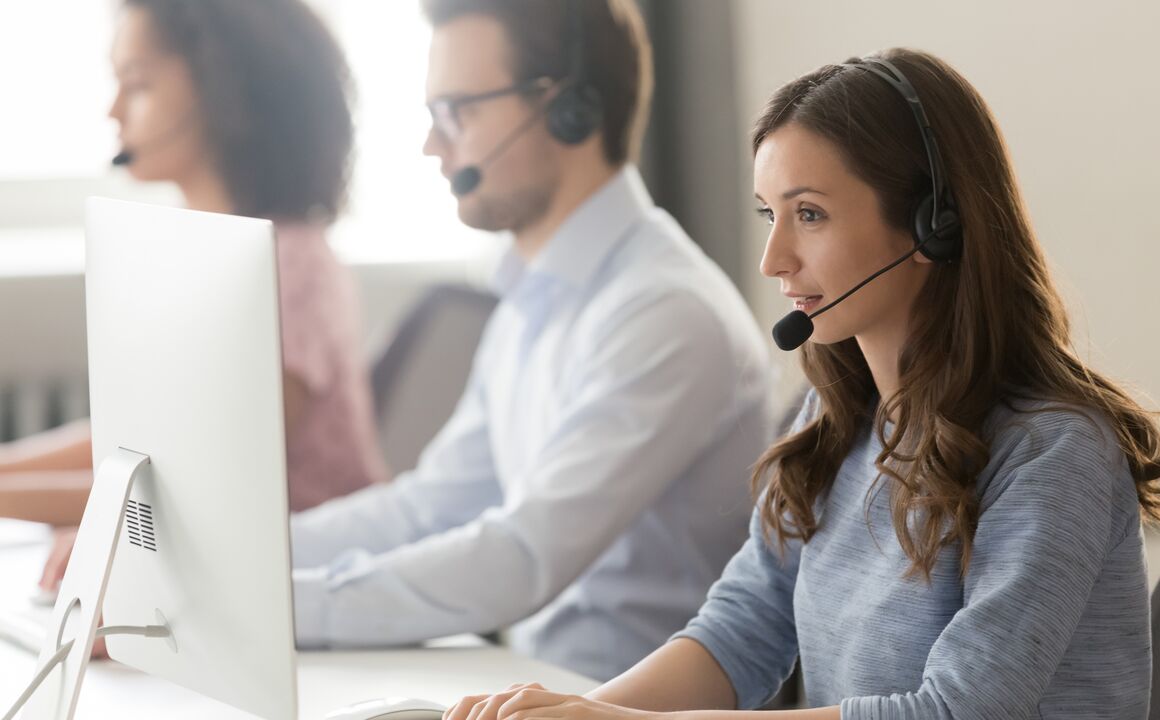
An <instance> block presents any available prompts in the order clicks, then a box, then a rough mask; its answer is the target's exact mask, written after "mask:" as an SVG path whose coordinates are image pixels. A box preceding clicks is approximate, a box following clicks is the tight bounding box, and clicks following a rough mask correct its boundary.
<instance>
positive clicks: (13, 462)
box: [0, 420, 93, 473]
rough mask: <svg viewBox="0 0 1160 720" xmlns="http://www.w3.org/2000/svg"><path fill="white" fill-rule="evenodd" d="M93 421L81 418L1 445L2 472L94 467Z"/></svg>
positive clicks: (0, 469)
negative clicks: (90, 425) (91, 431)
mask: <svg viewBox="0 0 1160 720" xmlns="http://www.w3.org/2000/svg"><path fill="white" fill-rule="evenodd" d="M92 469H93V443H92V436H91V434H90V432H89V421H88V420H78V421H75V422H71V423H69V424H67V425H61V426H60V427H58V428H53V429H52V430H47V431H45V432H42V433H37V434H36V435H33V436H31V437H27V438H23V439H21V440H16V441H14V442H10V443H7V444H5V445H2V446H0V473H12V472H20V473H23V472H40V471H43V470H51V471H57V470H92Z"/></svg>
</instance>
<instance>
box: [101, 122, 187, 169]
mask: <svg viewBox="0 0 1160 720" xmlns="http://www.w3.org/2000/svg"><path fill="white" fill-rule="evenodd" d="M193 119H194V115H193V113H188V114H186V115H185V116H184V117H182V118H181V119H180V121H178V122H177V123H176V124H175V125H173V127H171V128H169V130H167V131H165V132H164V133H161V134H160V135H155V136H154V137H153V138H152V139H150V140H149V141H148V142H145V143H139V144H137V145H134V146H133V147H132V148H130V147H128V146H126V147H122V148H121V150H120V152H118V153H117V154H116V155H114V156H113V159H112V160H110V161H109V162H110V163H111V164H112V165H113V166H114V167H124V166H125V165H132V164H133V163H134V162H136V160H137V157H138V155H140V154H141V153H142V152H145V151H148V152H153V150H155V149H157V148H159V147H164V146H166V145H168V144H169V143H171V142H173V141H174V140H176V139H177V138H178V137H179V136H180V135H181V134H182V133H184V132H185V131H186V130H187V129H188V128H189V126H190V124H191V123H192V122H193Z"/></svg>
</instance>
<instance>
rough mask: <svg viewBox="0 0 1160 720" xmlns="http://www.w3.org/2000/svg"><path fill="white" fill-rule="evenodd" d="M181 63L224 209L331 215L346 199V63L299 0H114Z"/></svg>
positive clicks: (349, 130)
mask: <svg viewBox="0 0 1160 720" xmlns="http://www.w3.org/2000/svg"><path fill="white" fill-rule="evenodd" d="M124 5H125V6H126V7H133V8H141V9H143V10H145V11H146V12H147V13H148V14H149V16H150V19H151V20H152V23H153V26H154V28H155V30H156V31H157V33H158V36H159V38H160V39H161V41H162V43H163V44H164V46H165V47H166V49H168V50H169V51H171V52H173V53H175V54H177V55H179V56H180V57H182V58H183V59H184V60H185V61H186V62H187V63H188V64H189V67H190V70H191V74H192V76H193V81H194V84H195V87H196V90H197V93H198V96H199V100H200V104H201V109H202V114H203V115H204V117H205V125H206V131H207V133H208V136H209V142H210V143H211V144H212V146H213V150H214V154H215V158H216V160H217V162H218V165H219V167H218V169H219V171H220V172H221V173H222V175H223V177H224V178H225V183H226V188H227V190H228V192H229V195H230V199H231V200H232V201H233V204H234V208H233V210H234V212H236V213H238V214H241V215H251V216H256V217H264V218H280V219H289V220H306V219H314V218H319V217H322V218H325V219H327V220H331V219H333V218H334V217H335V216H336V215H338V213H339V211H340V210H341V209H342V207H343V205H344V204H345V201H346V192H347V185H348V182H349V178H350V172H351V147H352V143H353V135H354V124H353V120H352V118H351V102H352V98H353V89H352V82H351V78H350V71H349V69H348V67H347V64H346V59H345V58H344V56H343V53H342V51H341V49H340V48H339V46H338V44H337V43H336V42H335V40H334V38H333V36H332V35H331V34H330V32H329V31H328V30H327V28H326V26H325V25H324V24H323V23H322V21H321V20H320V19H319V18H318V17H317V16H316V15H315V14H314V12H313V11H311V9H310V8H308V7H307V6H306V5H304V4H303V3H302V2H301V1H300V0H244V1H242V2H239V0H196V1H191V0H124Z"/></svg>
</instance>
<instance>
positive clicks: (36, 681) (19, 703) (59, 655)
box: [4, 640, 74, 720]
mask: <svg viewBox="0 0 1160 720" xmlns="http://www.w3.org/2000/svg"><path fill="white" fill-rule="evenodd" d="M73 642H74V641H73V640H69V641H68V642H67V643H65V644H64V645H61V646H60V649H58V650H57V651H56V654H55V655H53V656H52V657H50V658H49V659H48V662H47V663H45V664H44V667H42V668H41V669H40V672H38V673H36V677H34V678H33V679H32V682H31V683H29V684H28V688H27V689H26V690H25V691H24V692H23V693H22V694H21V695H20V697H19V698H17V700H16V704H15V705H13V706H12V709H11V710H9V711H8V714H7V715H5V716H4V720H12V719H13V718H14V717H16V713H18V712H20V708H22V707H24V703H26V702H28V698H30V697H32V693H34V692H36V688H38V687H40V684H41V683H42V682H44V679H45V678H46V677H48V674H49V673H50V672H52V671H53V670H55V669H56V666H57V665H60V664H61V662H63V661H64V659H65V658H66V657H68V653H69V651H70V650H72V646H73Z"/></svg>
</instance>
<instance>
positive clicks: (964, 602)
mask: <svg viewBox="0 0 1160 720" xmlns="http://www.w3.org/2000/svg"><path fill="white" fill-rule="evenodd" d="M813 402H814V397H813V396H812V395H811V397H810V398H809V399H808V400H807V405H806V409H805V410H803V417H807V416H809V414H810V413H811V412H812V410H811V406H812V403H813ZM1017 407H1018V410H1011V409H1008V408H1004V409H1001V410H996V411H995V413H994V414H993V416H992V418H991V419H990V420H989V422H988V435H989V437H990V438H991V443H990V447H991V459H990V463H989V464H988V465H987V467H986V469H985V470H984V471H983V472H982V473H981V474H980V475H979V478H978V495H979V498H980V508H981V515H980V517H979V524H978V531H977V532H976V535H975V540H974V548H973V554H972V560H971V563H970V566H969V570H968V572H967V574H966V577H965V579H961V578H960V562H959V547H958V546H952V547H947V548H945V549H944V551H943V552H942V553H941V554H940V556H939V560H938V562H937V564H936V566H935V569H934V573H933V577H932V580H931V582H930V583H929V584H928V583H926V582H925V581H923V580H922V579H913V580H910V579H904V578H903V574H904V572H905V570H906V568H907V567H908V565H909V561H908V560H907V558H906V556H905V555H904V554H903V552H902V549H901V548H900V546H899V544H898V540H897V537H896V536H895V533H894V529H893V526H892V525H891V520H890V507H889V494H890V493H889V490H888V489H887V488H886V486H884V485H880V487H881V488H883V489H882V490H881V491H880V492H874V493H869V494H868V491H869V490H870V489H871V486H872V484H873V481H874V479H875V477H876V476H877V472H876V470H875V468H874V458H875V457H876V456H877V454H878V452H879V451H880V450H881V445H880V443H879V442H878V441H877V438H876V437H875V435H874V433H872V432H870V428H869V427H866V428H865V429H864V432H863V433H862V435H861V437H860V438H859V440H858V442H857V444H856V446H855V447H854V449H853V451H852V452H851V453H850V454H849V456H848V457H847V458H846V461H845V462H844V464H843V465H842V467H841V470H840V472H839V474H838V477H837V478H836V480H835V482H834V485H833V488H832V489H831V491H830V493H829V494H828V496H826V497H825V498H824V499H823V500H821V501H820V502H819V504H818V509H819V523H820V525H819V529H818V532H817V534H816V535H815V536H814V537H813V538H812V539H811V540H810V541H809V542H808V543H806V544H805V545H800V544H796V545H790V547H789V549H788V551H787V553H786V556H785V560H784V562H782V561H781V560H780V559H779V556H778V554H777V552H776V550H773V549H771V548H770V547H768V546H767V545H766V543H765V542H764V541H763V540H762V534H761V529H760V525H759V522H758V520H757V517H756V515H755V517H754V519H753V523H752V525H751V537H750V539H749V541H748V542H747V543H746V545H745V546H744V547H743V548H742V549H741V551H740V552H739V553H738V554H737V555H736V556H735V557H734V558H733V560H732V561H731V562H730V564H729V566H728V567H727V568H726V569H725V572H724V575H723V576H722V578H721V579H720V580H719V581H718V582H717V584H716V585H714V586H713V588H712V589H711V590H710V592H709V597H708V600H707V602H706V603H705V605H704V606H703V607H702V609H701V611H700V614H699V615H698V616H697V617H696V618H694V619H693V620H692V622H690V624H689V626H688V628H687V629H686V630H684V631H683V632H681V633H679V634H678V637H681V636H683V637H689V638H692V639H694V640H696V641H698V642H700V643H701V644H702V645H704V646H705V647H706V648H707V649H708V650H709V652H710V653H712V655H713V656H714V657H715V658H716V660H717V661H718V662H719V663H720V665H721V667H722V668H723V669H724V670H725V672H726V674H727V675H728V676H729V678H730V680H731V681H732V683H733V686H734V689H735V690H736V692H737V697H738V702H739V707H740V708H756V707H760V706H761V705H763V704H764V703H765V702H766V701H767V700H768V698H769V697H770V696H771V695H772V694H773V693H775V692H776V691H777V689H778V687H779V686H780V685H781V683H782V682H783V681H784V679H785V678H786V677H787V676H788V675H789V673H790V670H791V668H792V667H793V663H794V659H795V657H798V656H799V655H800V657H801V663H802V669H803V675H804V681H805V690H806V696H807V700H808V702H809V705H810V706H812V707H817V706H827V705H838V704H840V705H841V708H842V718H844V719H846V720H863V719H869V718H875V719H879V718H881V719H883V720H886V719H889V720H904V719H905V720H910V719H912V718H913V719H915V720H917V719H919V718H923V719H927V720H930V719H935V718H946V719H948V720H949V719H950V718H954V719H955V720H974V719H976V718H978V719H979V720H997V719H1006V718H1037V719H1038V718H1050V719H1054V718H1069V719H1071V720H1076V719H1086V718H1109V719H1112V718H1114V719H1115V720H1143V718H1145V716H1146V715H1147V710H1148V692H1149V684H1150V674H1151V654H1150V634H1149V625H1148V588H1147V580H1146V572H1145V565H1144V556H1143V544H1142V538H1141V528H1140V520H1139V509H1138V505H1137V500H1136V495H1135V491H1134V487H1133V483H1132V479H1131V476H1130V475H1129V473H1128V469H1127V463H1126V461H1125V458H1124V456H1123V454H1122V453H1121V452H1120V450H1119V449H1118V447H1117V446H1116V444H1115V441H1114V439H1113V437H1112V435H1111V433H1110V431H1109V430H1108V428H1107V427H1106V425H1105V424H1103V423H1102V422H1096V421H1093V420H1091V419H1089V418H1088V417H1087V416H1086V415H1083V414H1080V413H1079V412H1074V411H1068V410H1048V411H1045V412H1036V413H1032V412H1026V411H1027V410H1029V409H1031V406H1029V405H1026V404H1024V405H1022V406H1017ZM1039 407H1042V406H1039ZM867 520H869V525H867Z"/></svg>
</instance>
